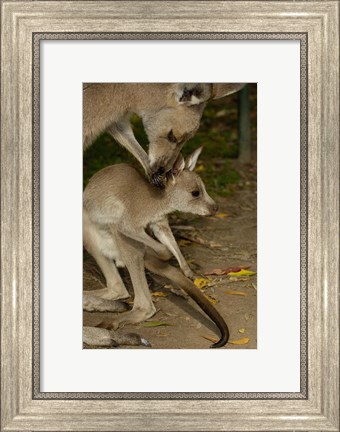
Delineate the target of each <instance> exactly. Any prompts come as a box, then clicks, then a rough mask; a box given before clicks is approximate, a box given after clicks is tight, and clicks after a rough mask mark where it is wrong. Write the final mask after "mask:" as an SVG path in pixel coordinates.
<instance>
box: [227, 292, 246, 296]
mask: <svg viewBox="0 0 340 432" xmlns="http://www.w3.org/2000/svg"><path fill="white" fill-rule="evenodd" d="M224 294H230V295H239V296H246V295H247V294H246V293H244V292H242V291H224Z"/></svg>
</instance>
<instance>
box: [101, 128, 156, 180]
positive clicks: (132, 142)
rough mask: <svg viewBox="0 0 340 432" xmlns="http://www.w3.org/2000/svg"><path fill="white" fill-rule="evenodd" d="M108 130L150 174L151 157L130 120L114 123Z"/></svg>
mask: <svg viewBox="0 0 340 432" xmlns="http://www.w3.org/2000/svg"><path fill="white" fill-rule="evenodd" d="M107 131H108V132H109V133H110V134H111V135H112V136H113V138H114V139H115V140H116V141H118V142H119V144H120V145H122V146H123V147H125V148H126V149H127V150H128V151H129V152H130V153H132V154H133V155H134V157H135V158H136V159H137V160H138V161H139V162H140V164H141V165H142V167H143V168H144V170H145V172H146V174H149V158H148V155H147V153H146V152H145V151H144V149H143V148H142V147H141V145H140V144H139V142H138V141H137V140H136V138H135V136H134V134H133V130H132V127H131V124H130V122H129V121H128V120H126V121H124V122H119V123H113V124H112V125H111V126H109V127H108V129H107Z"/></svg>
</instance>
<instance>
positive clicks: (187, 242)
mask: <svg viewBox="0 0 340 432" xmlns="http://www.w3.org/2000/svg"><path fill="white" fill-rule="evenodd" d="M178 244H179V245H180V246H188V245H190V244H191V241H190V240H185V239H180V240H178Z"/></svg>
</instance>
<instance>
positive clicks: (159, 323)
mask: <svg viewBox="0 0 340 432" xmlns="http://www.w3.org/2000/svg"><path fill="white" fill-rule="evenodd" d="M171 325H172V324H169V323H166V322H163V321H145V322H144V323H142V326H143V327H160V326H171Z"/></svg>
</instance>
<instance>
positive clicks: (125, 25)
mask: <svg viewBox="0 0 340 432" xmlns="http://www.w3.org/2000/svg"><path fill="white" fill-rule="evenodd" d="M338 12H339V2H338V1H315V2H309V1H304V2H290V1H288V2H280V1H270V2H266V1H250V2H249V1H248V2H246V1H235V2H232V1H210V2H204V1H203V2H190V1H189V2H187V1H178V2H177V1H176V2H173V1H165V2H160V1H153V2H143V1H138V2H135V1H110V0H109V1H101V2H91V1H59V2H49V1H46V2H45V1H37V2H30V1H22V2H16V1H3V2H2V34H1V36H2V41H1V101H2V107H1V132H2V136H1V209H2V210H1V240H2V241H1V294H2V295H1V312H2V313H1V342H2V343H1V408H2V410H1V430H4V431H5V430H6V431H7V430H30V431H32V430H37V431H38V430H39V431H41V430H74V431H76V430H77V431H78V430H79V431H80V430H83V431H85V430H98V431H100V430H112V431H116V430H130V431H131V430H136V431H139V430H148V431H154V430H169V431H170V430H172V431H173V430H179V431H180V430H183V431H184V430H204V431H208V430H228V431H241V430H254V431H255V430H264V431H265V430H266V431H274V430H283V429H284V430H297V429H298V430H318V431H321V430H322V431H337V430H339V415H338V408H339V368H338V361H339V310H338V304H339V303H338V301H339V299H338V293H339V277H338V276H339V246H338V239H339V227H338V219H339V218H338V216H339V205H338V204H339V80H338V72H339V57H338V49H339V22H338ZM141 15H142V16H143V20H141V19H140V16H141ZM216 17H218V20H217V19H216ZM225 29H228V32H226V31H225ZM146 31H147V32H150V33H145V32H146ZM189 32H190V33H189ZM43 38H52V39H56V38H58V39H71V38H75V39H85V38H91V39H94V38H98V39H105V38H113V39H114V38H115V39H128V38H131V39H142V38H144V39H171V38H174V39H188V38H190V39H194V38H195V39H224V38H226V39H233V38H234V39H242V38H243V39H244V38H246V39H275V38H276V39H277V38H279V39H299V40H300V44H301V162H302V164H301V165H302V170H301V216H302V217H301V232H302V237H301V329H302V333H301V389H300V392H299V393H293V394H292V393H257V394H253V393H222V394H221V393H208V394H206V393H205V394H203V393H195V394H186V393H175V394H169V393H166V394H157V393H153V394H151V393H144V394H143V395H142V396H141V395H140V394H134V393H126V394H123V395H122V394H119V395H117V394H114V393H104V394H103V393H57V394H55V393H41V392H40V391H39V329H38V324H39V306H38V304H39V194H38V191H39V127H40V126H39V108H38V106H39V79H37V78H36V76H37V75H34V74H33V71H35V74H36V72H37V70H38V69H39V66H38V64H39V49H38V48H39V41H40V40H41V39H43ZM37 47H38V48H37ZM304 64H305V65H306V67H304ZM330 65H331V67H330ZM307 94H308V98H306V95H307ZM307 125H308V128H307ZM307 143H308V144H307ZM307 192H308V200H307ZM307 269H308V271H307ZM307 291H308V297H307ZM32 335H33V338H32ZM307 335H308V337H307ZM307 371H308V373H307ZM97 399H100V400H97ZM150 399H153V400H152V401H150ZM145 419H147V420H145Z"/></svg>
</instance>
